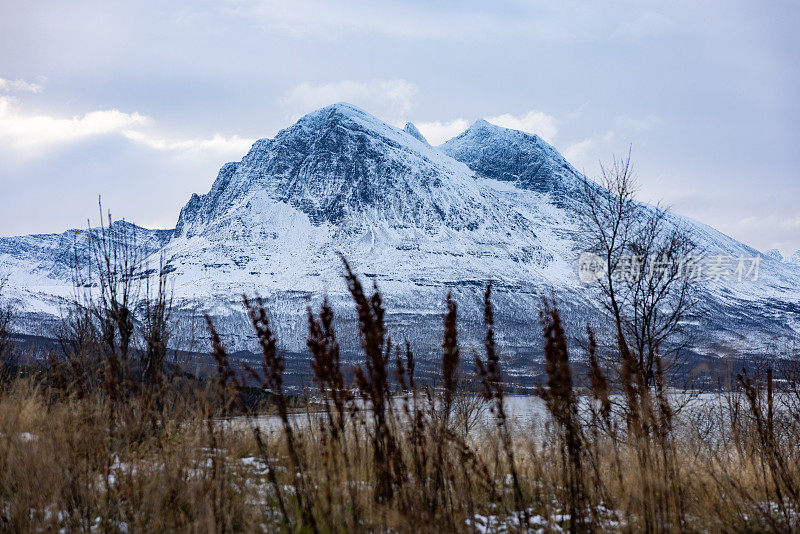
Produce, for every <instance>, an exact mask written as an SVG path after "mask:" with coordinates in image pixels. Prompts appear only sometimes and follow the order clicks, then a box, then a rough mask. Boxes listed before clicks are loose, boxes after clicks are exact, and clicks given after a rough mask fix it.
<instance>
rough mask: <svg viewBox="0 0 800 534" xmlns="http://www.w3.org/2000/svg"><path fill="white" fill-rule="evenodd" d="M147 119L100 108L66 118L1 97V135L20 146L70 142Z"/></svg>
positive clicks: (109, 131)
mask: <svg viewBox="0 0 800 534" xmlns="http://www.w3.org/2000/svg"><path fill="white" fill-rule="evenodd" d="M148 122H149V119H148V118H147V117H145V116H143V115H139V114H138V113H123V112H122V111H119V110H116V109H112V110H102V111H92V112H89V113H86V114H85V115H82V116H74V117H69V118H61V117H52V116H50V115H43V114H36V113H33V114H28V113H24V112H23V111H22V110H21V107H20V106H19V105H18V102H17V101H16V100H15V99H11V98H8V97H0V139H3V140H4V141H5V142H7V143H9V144H10V145H11V146H12V147H13V148H16V149H19V150H30V149H37V148H41V147H45V146H52V145H58V144H64V143H69V142H73V141H78V140H81V139H86V138H88V137H93V136H97V135H107V134H113V133H118V132H121V131H122V130H125V129H128V128H131V127H134V126H144V125H146V124H148Z"/></svg>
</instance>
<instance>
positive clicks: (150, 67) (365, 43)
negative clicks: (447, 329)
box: [0, 0, 800, 255]
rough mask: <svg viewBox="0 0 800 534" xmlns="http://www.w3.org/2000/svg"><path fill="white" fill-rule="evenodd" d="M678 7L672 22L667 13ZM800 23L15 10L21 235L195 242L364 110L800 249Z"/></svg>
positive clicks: (216, 6) (655, 11)
mask: <svg viewBox="0 0 800 534" xmlns="http://www.w3.org/2000/svg"><path fill="white" fill-rule="evenodd" d="M667 4H670V5H667ZM798 20H800V4H799V3H798V2H793V1H775V2H756V1H754V2H750V3H742V2H736V1H720V2H704V1H691V2H674V3H673V2H670V3H666V2H663V1H658V2H647V1H630V2H602V3H600V2H585V3H584V2H564V1H556V0H554V1H551V2H487V3H486V4H478V3H472V2H464V1H454V2H446V1H438V2H428V1H426V2H409V1H404V2H378V1H375V0H371V1H364V2H361V1H351V2H317V1H307V0H293V1H291V2H288V1H287V2H272V1H266V0H263V1H261V0H260V1H256V0H230V1H217V2H212V1H200V2H198V1H193V2H180V1H170V2H164V1H154V2H150V1H146V0H138V1H136V2H126V3H123V2H108V1H105V0H98V1H96V2H80V1H73V2H63V1H60V0H59V1H52V2H45V1H42V2H37V1H28V0H21V1H8V0H0V235H17V234H27V233H33V232H56V231H63V230H65V229H67V228H71V227H83V226H85V224H86V219H87V217H92V218H93V220H96V219H97V215H96V213H97V206H96V203H97V196H98V195H99V194H102V196H103V202H104V204H105V206H106V207H108V208H110V209H111V210H112V211H113V213H114V215H115V216H116V217H119V218H122V217H124V218H126V219H128V220H131V221H134V222H136V223H138V224H141V225H144V226H148V227H163V228H166V227H172V226H174V224H175V222H176V219H177V216H178V212H179V210H180V208H181V206H182V205H183V204H184V203H185V202H186V201H187V200H188V198H189V196H190V195H191V193H193V192H198V193H205V192H207V191H208V189H209V187H210V185H211V183H212V181H213V179H214V178H215V176H216V173H217V170H218V169H219V167H220V166H221V165H222V164H223V163H224V162H226V161H232V160H239V159H241V157H242V156H243V155H244V153H245V152H246V151H247V149H248V148H249V146H250V144H251V142H252V141H253V140H254V139H256V138H259V137H271V136H273V135H274V134H275V133H276V132H277V131H278V130H279V129H281V128H284V127H286V126H288V125H290V124H291V123H292V122H293V121H294V120H296V119H297V118H298V117H299V116H301V115H302V114H304V113H307V112H309V111H312V110H314V109H316V108H318V107H322V106H324V105H327V104H330V103H333V102H336V101H347V102H351V103H353V104H356V105H358V106H360V107H362V108H364V109H365V110H367V111H369V112H371V113H373V114H375V115H377V116H378V117H380V118H382V119H384V120H386V121H388V122H391V123H393V124H397V125H401V126H402V125H403V124H404V123H405V121H407V120H410V121H413V122H414V123H415V124H416V125H417V126H418V127H419V129H420V130H421V131H422V133H423V134H425V135H426V136H427V137H428V138H429V140H430V141H431V142H432V143H433V144H438V143H441V142H443V141H445V140H447V139H448V138H450V137H452V136H454V135H456V134H458V133H460V132H461V131H462V130H463V129H465V128H466V127H467V126H468V124H469V123H471V122H473V121H474V120H475V119H477V118H481V117H483V118H486V119H487V120H489V121H490V122H494V123H496V124H499V125H502V126H508V127H512V128H516V129H521V130H525V131H530V132H535V133H538V134H540V135H541V136H542V137H543V138H545V139H547V140H548V141H550V142H551V143H552V144H554V145H555V147H556V148H557V149H558V150H560V151H561V152H562V153H563V154H564V155H565V156H566V157H567V159H569V160H570V161H571V162H572V163H573V164H575V165H576V166H577V167H578V168H579V169H581V170H584V171H585V172H586V173H587V174H588V175H589V176H595V175H596V174H597V171H598V160H603V161H606V160H608V159H609V158H610V156H611V155H612V154H613V153H616V154H620V153H624V152H625V151H626V149H627V147H628V145H629V144H632V146H633V158H634V161H635V163H636V165H637V168H638V174H639V181H640V183H641V187H642V191H641V195H642V198H643V199H645V200H650V201H654V200H663V201H665V202H666V203H667V204H669V205H671V206H672V208H673V209H674V211H676V212H678V213H681V214H684V215H688V216H690V217H693V218H695V219H698V220H700V221H702V222H705V223H708V224H710V225H712V226H715V227H716V228H718V229H720V230H722V231H723V232H725V233H727V234H729V235H731V236H733V237H735V238H737V239H739V240H741V241H744V242H745V243H748V244H750V245H752V246H755V247H756V248H758V249H760V250H766V249H769V248H773V247H774V248H778V249H780V250H781V252H782V253H783V254H784V255H786V254H790V253H792V252H794V251H795V250H797V249H800V153H798V149H797V148H798V145H799V144H800V66H799V65H800V61H798V59H799V58H800V37H798V32H797V27H796V25H797V21H798Z"/></svg>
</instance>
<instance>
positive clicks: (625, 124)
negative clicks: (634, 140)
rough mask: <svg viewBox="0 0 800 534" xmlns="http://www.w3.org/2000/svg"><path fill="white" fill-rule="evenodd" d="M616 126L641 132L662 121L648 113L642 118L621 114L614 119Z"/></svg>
mask: <svg viewBox="0 0 800 534" xmlns="http://www.w3.org/2000/svg"><path fill="white" fill-rule="evenodd" d="M615 123H616V125H617V127H619V128H623V129H627V130H632V131H634V132H643V131H645V130H649V129H651V128H653V127H654V126H658V125H659V124H661V123H662V121H661V119H660V118H659V117H657V116H655V115H648V116H646V117H642V118H635V117H628V116H627V115H621V116H619V117H617V119H616V121H615Z"/></svg>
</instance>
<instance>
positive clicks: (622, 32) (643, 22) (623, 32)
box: [612, 13, 675, 42]
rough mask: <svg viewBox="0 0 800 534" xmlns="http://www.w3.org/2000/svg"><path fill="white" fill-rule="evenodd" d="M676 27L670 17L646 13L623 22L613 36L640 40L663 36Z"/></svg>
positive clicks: (628, 39)
mask: <svg viewBox="0 0 800 534" xmlns="http://www.w3.org/2000/svg"><path fill="white" fill-rule="evenodd" d="M674 28H675V23H673V22H672V21H671V20H670V19H669V18H667V17H665V16H664V15H662V14H660V13H645V14H644V15H642V16H640V17H639V18H637V19H636V20H632V21H625V22H621V23H620V24H619V25H618V26H617V29H616V30H615V31H614V33H613V35H612V36H613V37H615V38H617V39H623V40H627V41H633V42H638V41H641V40H643V39H646V38H653V37H663V36H664V35H668V34H669V33H671V32H672V31H673V29H674Z"/></svg>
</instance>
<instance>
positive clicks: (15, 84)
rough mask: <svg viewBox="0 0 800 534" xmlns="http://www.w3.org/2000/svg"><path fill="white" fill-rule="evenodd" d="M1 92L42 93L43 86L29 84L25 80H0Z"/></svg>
mask: <svg viewBox="0 0 800 534" xmlns="http://www.w3.org/2000/svg"><path fill="white" fill-rule="evenodd" d="M0 91H3V92H6V93H16V92H20V93H41V92H42V86H41V84H38V83H32V82H27V81H25V80H6V79H4V78H0Z"/></svg>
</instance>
